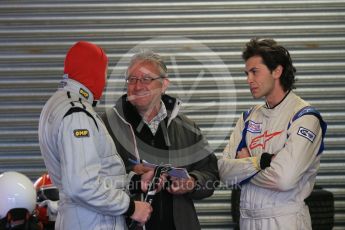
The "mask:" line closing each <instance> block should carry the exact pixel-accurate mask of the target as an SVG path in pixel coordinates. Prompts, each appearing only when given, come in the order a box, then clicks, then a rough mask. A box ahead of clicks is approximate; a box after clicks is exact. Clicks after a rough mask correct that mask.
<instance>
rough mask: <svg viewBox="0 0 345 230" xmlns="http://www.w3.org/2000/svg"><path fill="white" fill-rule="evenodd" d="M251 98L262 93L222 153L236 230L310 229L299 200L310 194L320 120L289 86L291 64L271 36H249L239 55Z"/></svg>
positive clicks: (223, 174)
mask: <svg viewBox="0 0 345 230" xmlns="http://www.w3.org/2000/svg"><path fill="white" fill-rule="evenodd" d="M242 57H243V59H244V60H245V64H246V66H245V73H246V74H247V82H248V84H249V87H250V90H251V93H252V95H253V97H254V98H262V97H264V98H265V100H266V103H265V104H264V105H257V106H254V107H253V108H252V109H250V110H249V111H248V112H246V113H244V114H243V116H242V117H241V118H240V119H239V120H238V122H237V124H236V127H235V130H234V132H233V133H232V135H231V137H230V140H229V143H228V145H227V146H226V148H225V149H224V157H223V158H222V159H220V160H219V161H218V167H219V173H220V178H221V180H222V181H223V182H224V183H225V184H226V185H233V184H240V185H241V190H242V191H241V198H240V229H244V230H248V229H270V230H272V229H273V230H274V229H280V230H281V229H291V230H297V229H303V230H305V229H310V230H311V219H310V214H309V210H308V207H307V206H306V205H305V203H304V199H305V198H306V197H308V195H309V194H310V193H311V191H312V189H313V186H314V183H315V178H316V174H317V171H318V169H319V165H320V156H321V153H322V151H323V148H324V146H323V138H324V136H325V132H326V124H325V122H324V121H323V120H322V118H321V115H320V114H319V113H318V112H317V111H316V110H315V109H314V108H313V107H311V106H310V105H309V104H308V103H307V102H305V101H304V100H302V99H301V98H300V97H298V96H297V95H296V94H295V93H293V92H292V91H291V90H292V88H293V83H294V82H295V77H294V75H295V72H296V70H295V68H294V67H293V65H292V61H291V58H290V55H289V52H288V51H287V50H286V49H285V48H284V47H282V46H280V45H278V44H277V43H276V42H275V41H274V40H273V39H252V40H251V41H250V42H248V43H247V44H246V48H245V50H244V52H243V54H242Z"/></svg>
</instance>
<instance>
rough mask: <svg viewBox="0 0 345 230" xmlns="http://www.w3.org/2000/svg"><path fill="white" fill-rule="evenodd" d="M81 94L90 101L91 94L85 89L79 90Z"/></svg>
mask: <svg viewBox="0 0 345 230" xmlns="http://www.w3.org/2000/svg"><path fill="white" fill-rule="evenodd" d="M79 94H80V95H82V96H83V97H85V98H86V99H89V93H88V92H86V90H85V89H83V88H80V89H79Z"/></svg>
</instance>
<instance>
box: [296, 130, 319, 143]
mask: <svg viewBox="0 0 345 230" xmlns="http://www.w3.org/2000/svg"><path fill="white" fill-rule="evenodd" d="M297 134H298V135H299V136H301V137H304V138H306V139H308V140H309V141H310V142H314V139H315V137H316V135H315V133H313V132H312V131H310V130H309V129H306V128H304V127H299V129H298V132H297Z"/></svg>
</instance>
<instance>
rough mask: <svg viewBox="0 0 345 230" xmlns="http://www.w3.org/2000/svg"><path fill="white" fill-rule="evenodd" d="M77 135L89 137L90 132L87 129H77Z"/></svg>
mask: <svg viewBox="0 0 345 230" xmlns="http://www.w3.org/2000/svg"><path fill="white" fill-rule="evenodd" d="M73 133H74V136H75V137H89V136H90V133H89V130H87V129H75V130H73Z"/></svg>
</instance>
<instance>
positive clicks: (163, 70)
mask: <svg viewBox="0 0 345 230" xmlns="http://www.w3.org/2000/svg"><path fill="white" fill-rule="evenodd" d="M138 61H147V62H152V63H155V64H156V65H157V66H158V68H159V72H160V75H161V77H168V74H167V72H168V68H167V67H166V65H165V63H164V61H163V58H162V57H161V56H160V55H159V54H157V53H155V52H153V51H152V50H141V51H140V52H139V53H137V54H135V55H134V56H133V57H132V58H131V60H130V62H129V65H128V68H127V71H126V77H127V73H128V69H129V68H130V67H132V66H133V65H134V64H135V63H137V62H138Z"/></svg>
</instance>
